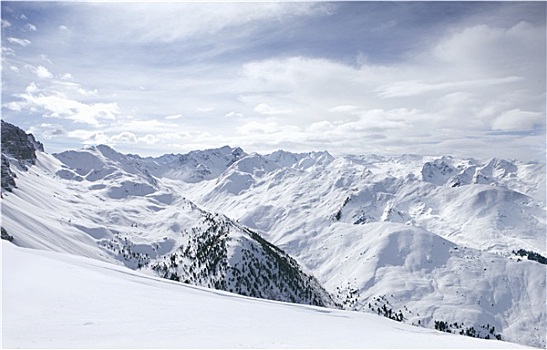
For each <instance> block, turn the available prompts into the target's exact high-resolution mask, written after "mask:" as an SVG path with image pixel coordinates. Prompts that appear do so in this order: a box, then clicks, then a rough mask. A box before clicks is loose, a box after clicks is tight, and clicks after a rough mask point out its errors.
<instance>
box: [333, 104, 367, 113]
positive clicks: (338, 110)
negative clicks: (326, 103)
mask: <svg viewBox="0 0 547 350" xmlns="http://www.w3.org/2000/svg"><path fill="white" fill-rule="evenodd" d="M360 109H361V107H358V106H348V105H346V106H336V107H332V108H330V109H329V112H331V113H348V112H349V113H351V112H355V111H358V110H360Z"/></svg>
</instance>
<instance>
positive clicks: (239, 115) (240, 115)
mask: <svg viewBox="0 0 547 350" xmlns="http://www.w3.org/2000/svg"><path fill="white" fill-rule="evenodd" d="M224 116H225V117H227V118H243V117H244V115H243V113H237V112H234V111H231V112H228V113H226V114H225V115H224Z"/></svg>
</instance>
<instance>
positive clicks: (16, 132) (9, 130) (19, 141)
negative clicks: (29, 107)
mask: <svg viewBox="0 0 547 350" xmlns="http://www.w3.org/2000/svg"><path fill="white" fill-rule="evenodd" d="M36 151H42V152H43V151H44V145H42V143H41V142H39V141H36V139H35V138H34V136H33V135H32V134H27V133H25V131H23V130H22V129H20V128H19V127H17V126H15V125H13V124H10V123H7V122H5V121H3V120H2V168H1V178H2V189H4V190H7V191H10V192H11V190H12V189H13V188H14V187H16V185H15V177H16V176H15V174H14V173H13V172H12V171H11V168H10V159H13V160H15V161H17V162H18V164H19V165H20V167H21V168H22V169H23V170H26V169H27V167H28V166H29V165H33V164H35V163H36Z"/></svg>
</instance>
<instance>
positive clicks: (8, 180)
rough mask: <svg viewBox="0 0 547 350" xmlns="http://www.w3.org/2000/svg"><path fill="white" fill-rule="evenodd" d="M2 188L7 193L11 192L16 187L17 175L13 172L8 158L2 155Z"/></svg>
mask: <svg viewBox="0 0 547 350" xmlns="http://www.w3.org/2000/svg"><path fill="white" fill-rule="evenodd" d="M1 177H2V188H3V189H4V190H6V191H10V192H11V190H12V189H13V188H14V187H15V180H14V178H15V177H16V175H15V174H14V173H13V172H12V171H11V169H10V166H9V160H8V158H7V157H6V156H5V155H3V154H2V171H1Z"/></svg>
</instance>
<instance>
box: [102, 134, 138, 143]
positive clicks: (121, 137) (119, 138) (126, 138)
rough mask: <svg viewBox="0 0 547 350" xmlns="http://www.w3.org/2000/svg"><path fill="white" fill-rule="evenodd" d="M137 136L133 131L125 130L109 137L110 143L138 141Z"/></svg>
mask: <svg viewBox="0 0 547 350" xmlns="http://www.w3.org/2000/svg"><path fill="white" fill-rule="evenodd" d="M137 141H138V140H137V136H135V134H133V133H132V132H128V131H124V132H121V133H119V134H117V135H114V136H111V137H110V138H109V139H108V142H109V143H113V144H116V143H137Z"/></svg>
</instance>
